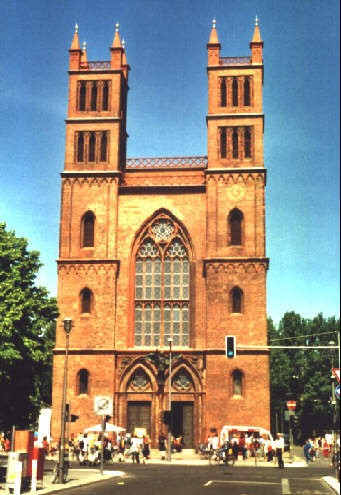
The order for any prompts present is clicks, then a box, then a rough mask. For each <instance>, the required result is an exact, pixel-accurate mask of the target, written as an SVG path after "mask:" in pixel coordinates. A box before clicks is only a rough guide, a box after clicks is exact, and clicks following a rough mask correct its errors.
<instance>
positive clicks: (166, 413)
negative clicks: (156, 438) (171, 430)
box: [161, 411, 171, 425]
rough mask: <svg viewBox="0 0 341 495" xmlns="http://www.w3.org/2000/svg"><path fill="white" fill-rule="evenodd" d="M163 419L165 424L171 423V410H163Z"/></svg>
mask: <svg viewBox="0 0 341 495" xmlns="http://www.w3.org/2000/svg"><path fill="white" fill-rule="evenodd" d="M161 421H162V423H163V424H164V425H170V423H171V411H162V413H161Z"/></svg>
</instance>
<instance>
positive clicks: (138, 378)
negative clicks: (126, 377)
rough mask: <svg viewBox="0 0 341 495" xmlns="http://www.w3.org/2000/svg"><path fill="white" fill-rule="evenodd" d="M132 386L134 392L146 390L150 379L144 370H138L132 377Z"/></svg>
mask: <svg viewBox="0 0 341 495" xmlns="http://www.w3.org/2000/svg"><path fill="white" fill-rule="evenodd" d="M130 385H131V387H132V388H133V389H134V390H145V389H146V388H147V387H148V385H149V378H148V376H147V375H146V373H145V372H144V371H143V370H137V371H135V373H134V374H133V376H132V379H131V382H130Z"/></svg>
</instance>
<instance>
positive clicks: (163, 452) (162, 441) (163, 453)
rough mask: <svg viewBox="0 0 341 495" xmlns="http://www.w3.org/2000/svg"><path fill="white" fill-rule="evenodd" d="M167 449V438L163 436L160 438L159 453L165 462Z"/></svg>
mask: <svg viewBox="0 0 341 495" xmlns="http://www.w3.org/2000/svg"><path fill="white" fill-rule="evenodd" d="M166 449H167V442H166V438H165V437H164V436H163V434H161V435H160V436H159V451H160V454H161V460H162V461H164V460H165V458H166Z"/></svg>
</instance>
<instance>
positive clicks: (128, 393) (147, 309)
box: [52, 19, 270, 448]
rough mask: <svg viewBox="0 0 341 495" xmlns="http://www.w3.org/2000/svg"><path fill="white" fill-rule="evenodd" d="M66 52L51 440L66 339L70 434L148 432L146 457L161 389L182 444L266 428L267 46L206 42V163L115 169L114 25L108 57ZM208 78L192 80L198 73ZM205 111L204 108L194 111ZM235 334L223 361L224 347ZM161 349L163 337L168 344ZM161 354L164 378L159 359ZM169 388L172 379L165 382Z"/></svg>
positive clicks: (123, 76) (118, 158)
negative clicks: (240, 52) (232, 349)
mask: <svg viewBox="0 0 341 495" xmlns="http://www.w3.org/2000/svg"><path fill="white" fill-rule="evenodd" d="M77 31H78V28H76V32H75V34H74V38H73V42H72V45H71V48H70V65H69V104H68V115H67V119H66V152H65V167H64V171H63V172H62V174H61V177H62V190H61V218H60V247H59V259H58V303H59V310H60V314H61V316H60V319H59V321H58V324H57V335H56V346H55V349H54V361H53V416H52V417H53V419H52V436H53V437H54V438H58V437H59V435H60V418H61V408H62V391H63V376H64V361H65V348H66V343H65V342H66V335H65V332H64V329H63V320H64V319H65V318H71V320H72V331H71V333H70V340H69V342H70V345H69V363H68V381H67V397H66V402H67V403H69V404H70V405H71V412H72V413H73V414H77V415H79V419H78V421H77V422H75V423H71V424H70V431H71V433H72V432H74V433H78V432H81V431H84V428H86V427H89V426H91V425H94V424H96V423H98V422H99V417H98V416H96V415H95V412H94V399H95V397H96V396H105V397H110V398H111V399H112V402H113V408H112V411H111V416H112V419H111V420H110V421H111V422H112V423H114V424H116V425H120V426H123V427H125V428H127V430H128V431H133V430H134V428H135V427H141V428H146V429H147V431H148V433H149V435H150V436H151V439H152V445H153V446H156V444H157V439H158V436H159V434H160V433H161V432H163V433H167V431H168V430H167V426H165V425H163V423H162V420H161V412H162V411H163V410H167V409H168V402H169V390H170V387H171V399H172V400H171V402H172V404H171V410H172V425H171V428H172V431H173V434H174V435H178V434H180V433H182V434H183V435H184V443H185V447H187V448H191V447H193V446H195V445H197V444H198V443H199V442H203V441H205V439H206V437H207V435H208V433H209V432H210V430H211V429H212V428H217V429H218V430H219V429H220V428H221V427H222V426H223V425H228V424H230V425H233V424H237V425H251V426H262V427H264V428H267V429H269V427H270V393H269V353H268V351H266V350H261V349H256V348H252V346H257V345H258V346H259V345H266V344H267V329H266V272H267V269H268V263H269V261H268V258H267V257H266V253H265V198H264V193H265V183H266V170H265V168H264V160H263V132H264V115H263V111H262V85H263V58H262V49H263V42H262V40H261V36H260V31H259V26H258V21H257V19H256V23H255V28H254V34H253V38H252V41H251V42H250V51H251V53H250V54H249V55H248V56H243V57H240V56H238V57H222V56H221V54H220V50H221V45H220V42H219V39H218V34H217V30H216V27H215V21H214V23H213V27H212V30H211V34H210V39H209V42H208V43H207V50H208V65H207V74H208V113H207V116H206V123H207V156H194V157H164V158H127V157H126V144H127V131H126V118H127V99H128V98H127V96H128V90H129V87H128V75H129V69H130V67H129V65H128V63H127V59H126V52H125V48H124V43H123V42H121V39H120V34H119V30H118V26H116V32H115V36H114V40H113V43H112V46H111V47H110V60H109V61H105V62H102V61H100V62H98V61H96V62H91V61H88V60H87V52H86V46H85V45H83V47H82V48H80V45H79V39H78V32H77ZM203 70H204V69H203ZM203 110H204V102H203ZM226 335H234V336H236V343H237V353H236V357H235V358H234V359H228V358H226V355H225V336H226ZM170 339H172V340H170ZM170 345H171V346H172V356H173V360H172V373H171V376H169V373H168V367H167V358H168V355H169V350H170ZM169 380H171V383H169Z"/></svg>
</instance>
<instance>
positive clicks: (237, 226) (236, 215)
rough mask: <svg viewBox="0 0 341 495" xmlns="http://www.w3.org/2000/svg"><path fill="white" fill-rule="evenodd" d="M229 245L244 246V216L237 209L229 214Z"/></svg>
mask: <svg viewBox="0 0 341 495" xmlns="http://www.w3.org/2000/svg"><path fill="white" fill-rule="evenodd" d="M228 223H229V244H230V246H241V245H242V244H243V214H242V212H241V211H240V210H238V209H237V208H235V209H234V210H232V211H231V212H230V214H229V219H228Z"/></svg>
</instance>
